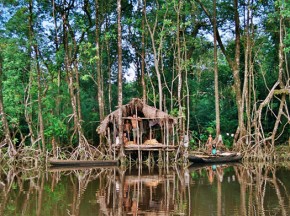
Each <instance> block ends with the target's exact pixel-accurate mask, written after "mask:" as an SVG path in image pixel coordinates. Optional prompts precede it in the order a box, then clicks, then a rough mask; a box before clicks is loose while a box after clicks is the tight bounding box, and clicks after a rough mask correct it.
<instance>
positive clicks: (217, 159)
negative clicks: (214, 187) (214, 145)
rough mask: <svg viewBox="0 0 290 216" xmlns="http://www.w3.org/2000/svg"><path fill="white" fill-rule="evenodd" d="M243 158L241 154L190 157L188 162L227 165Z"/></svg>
mask: <svg viewBox="0 0 290 216" xmlns="http://www.w3.org/2000/svg"><path fill="white" fill-rule="evenodd" d="M242 158H243V156H242V154H240V153H224V154H219V155H189V156H188V160H189V161H190V162H193V163H226V162H237V161H240V160H241V159H242Z"/></svg>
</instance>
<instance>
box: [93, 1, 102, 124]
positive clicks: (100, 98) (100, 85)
mask: <svg viewBox="0 0 290 216" xmlns="http://www.w3.org/2000/svg"><path fill="white" fill-rule="evenodd" d="M95 10H96V64H97V68H96V69H97V83H98V103H99V115H100V122H101V121H103V119H104V93H103V88H102V75H101V63H100V62H101V61H100V60H101V56H100V33H99V29H100V24H99V16H100V15H99V1H98V0H95Z"/></svg>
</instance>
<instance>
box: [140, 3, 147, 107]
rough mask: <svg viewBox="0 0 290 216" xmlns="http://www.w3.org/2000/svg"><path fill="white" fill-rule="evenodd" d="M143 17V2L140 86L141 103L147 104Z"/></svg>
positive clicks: (144, 7)
mask: <svg viewBox="0 0 290 216" xmlns="http://www.w3.org/2000/svg"><path fill="white" fill-rule="evenodd" d="M145 15H146V4H145V2H143V8H142V30H143V31H142V51H141V84H142V99H143V103H147V97H146V93H147V92H146V83H145Z"/></svg>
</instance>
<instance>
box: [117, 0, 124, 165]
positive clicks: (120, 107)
mask: <svg viewBox="0 0 290 216" xmlns="http://www.w3.org/2000/svg"><path fill="white" fill-rule="evenodd" d="M117 11H118V108H119V113H118V114H119V119H118V126H119V140H120V145H121V148H120V152H119V154H120V155H119V156H120V157H121V160H122V162H123V159H124V156H125V153H124V142H123V119H122V105H123V92H122V91H123V90H122V85H123V83H122V79H123V74H122V26H121V0H118V1H117Z"/></svg>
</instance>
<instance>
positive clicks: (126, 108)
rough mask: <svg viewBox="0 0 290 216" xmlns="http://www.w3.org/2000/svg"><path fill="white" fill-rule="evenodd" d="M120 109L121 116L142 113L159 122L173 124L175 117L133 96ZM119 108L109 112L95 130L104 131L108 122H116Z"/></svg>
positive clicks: (145, 116) (100, 132) (147, 117)
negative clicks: (165, 121)
mask: <svg viewBox="0 0 290 216" xmlns="http://www.w3.org/2000/svg"><path fill="white" fill-rule="evenodd" d="M119 109H122V117H128V116H132V115H133V114H135V113H136V111H137V112H138V115H139V113H142V114H143V116H144V118H146V119H158V120H160V121H161V122H163V121H164V120H167V121H168V122H169V124H175V123H176V119H175V118H174V117H173V116H170V115H169V114H167V113H166V112H163V111H161V110H158V109H156V108H155V107H151V106H149V105H147V104H145V103H143V101H142V100H141V99H139V98H133V99H132V100H131V101H130V102H129V103H128V104H125V105H123V106H122V107H121V108H119ZM119 109H117V110H115V111H113V112H112V113H110V114H109V115H108V116H107V117H106V118H105V119H104V120H103V121H102V122H101V124H100V125H99V127H98V128H97V132H98V133H99V134H102V133H106V129H107V127H108V125H109V124H110V123H112V124H113V123H114V122H118V118H119Z"/></svg>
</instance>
